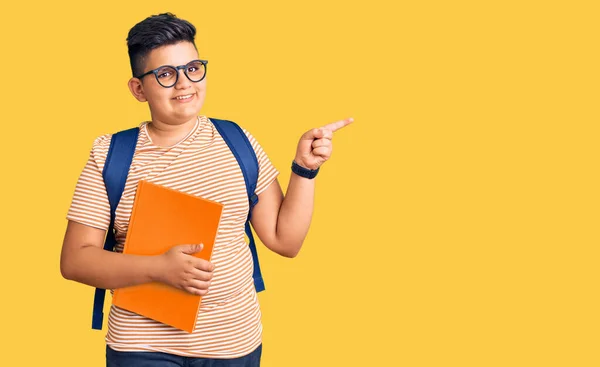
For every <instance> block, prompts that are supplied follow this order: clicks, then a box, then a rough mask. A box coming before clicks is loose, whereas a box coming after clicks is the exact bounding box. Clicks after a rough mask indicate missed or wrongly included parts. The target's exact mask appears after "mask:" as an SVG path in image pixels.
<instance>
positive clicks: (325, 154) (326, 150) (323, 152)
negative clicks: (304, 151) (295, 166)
mask: <svg viewBox="0 0 600 367" xmlns="http://www.w3.org/2000/svg"><path fill="white" fill-rule="evenodd" d="M312 153H313V154H314V155H316V156H319V157H321V158H324V159H325V160H327V159H329V157H330V156H331V147H321V148H317V149H313V151H312Z"/></svg>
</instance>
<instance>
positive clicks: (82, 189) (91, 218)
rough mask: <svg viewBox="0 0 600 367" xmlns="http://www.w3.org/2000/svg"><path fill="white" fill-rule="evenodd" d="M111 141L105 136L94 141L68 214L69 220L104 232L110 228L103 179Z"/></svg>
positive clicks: (108, 209) (108, 208)
mask: <svg viewBox="0 0 600 367" xmlns="http://www.w3.org/2000/svg"><path fill="white" fill-rule="evenodd" d="M110 139H111V135H104V136H101V137H99V138H97V139H96V140H95V141H94V144H93V146H92V150H91V152H90V157H89V159H88V161H87V163H86V165H85V167H84V168H83V171H82V172H81V175H80V176H79V180H78V181H77V185H76V186H75V193H74V194H73V199H72V201H71V206H70V207H69V211H68V213H67V219H68V220H72V221H74V222H78V223H81V224H85V225H88V226H90V227H94V228H99V229H103V230H108V227H109V226H110V204H109V201H108V194H107V193H106V187H105V186H104V179H103V178H102V169H103V168H104V162H106V155H107V153H108V148H109V146H110Z"/></svg>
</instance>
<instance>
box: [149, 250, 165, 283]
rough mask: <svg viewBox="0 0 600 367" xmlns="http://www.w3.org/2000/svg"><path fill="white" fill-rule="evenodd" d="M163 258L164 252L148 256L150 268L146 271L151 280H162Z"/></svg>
mask: <svg viewBox="0 0 600 367" xmlns="http://www.w3.org/2000/svg"><path fill="white" fill-rule="evenodd" d="M163 258H164V254H161V255H155V256H148V261H147V263H146V264H147V266H148V268H147V272H146V273H147V274H148V278H150V281H152V282H162V279H163V277H162V269H163Z"/></svg>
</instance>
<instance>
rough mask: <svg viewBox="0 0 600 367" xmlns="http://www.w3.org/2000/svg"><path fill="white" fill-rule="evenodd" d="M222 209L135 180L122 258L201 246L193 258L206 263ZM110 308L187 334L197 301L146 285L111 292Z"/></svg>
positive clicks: (192, 324)
mask: <svg viewBox="0 0 600 367" xmlns="http://www.w3.org/2000/svg"><path fill="white" fill-rule="evenodd" d="M222 213H223V205H222V204H220V203H217V202H215V201H211V200H207V199H203V198H201V197H198V196H194V195H190V194H186V193H183V192H180V191H176V190H173V189H170V188H166V187H164V186H160V185H157V184H154V183H151V182H147V181H144V180H140V182H139V184H138V188H137V192H136V196H135V200H134V204H133V211H132V213H131V218H130V220H129V229H128V232H127V237H126V239H125V244H124V249H123V253H125V254H132V255H149V256H152V255H160V254H163V253H165V252H166V251H168V250H169V249H170V248H172V247H173V246H177V245H185V244H200V243H202V244H204V247H203V249H202V251H200V252H199V253H196V254H194V255H190V256H195V257H199V258H203V259H205V260H209V261H210V259H211V256H212V250H213V246H214V243H215V239H216V236H217V232H218V228H219V224H220V221H221V215H222ZM112 302H113V304H114V305H115V306H118V307H121V308H123V309H126V310H129V311H132V312H135V313H137V314H140V315H143V316H146V317H148V318H151V319H153V320H156V321H159V322H162V323H164V324H167V325H171V326H173V327H175V328H178V329H181V330H184V331H187V332H190V333H191V332H192V331H193V330H194V328H195V326H196V318H197V314H198V309H199V307H200V302H201V296H197V295H193V294H190V293H188V292H186V291H183V290H180V289H177V288H174V287H171V286H168V285H166V284H163V283H158V282H152V283H146V284H141V285H136V286H132V287H126V288H119V289H116V290H115V291H114V294H113V301H112Z"/></svg>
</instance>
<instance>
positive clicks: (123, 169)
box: [92, 127, 139, 330]
mask: <svg viewBox="0 0 600 367" xmlns="http://www.w3.org/2000/svg"><path fill="white" fill-rule="evenodd" d="M138 133H139V128H137V127H136V128H133V129H129V130H124V131H121V132H118V133H116V134H113V136H112V139H111V141H110V147H109V148H108V155H107V156H106V163H104V169H103V170H102V177H103V178H104V185H105V186H106V193H107V194H108V201H109V203H110V226H109V227H108V231H107V233H106V241H105V242H104V249H105V250H107V251H112V250H113V249H114V247H115V245H116V244H117V240H116V239H115V233H114V225H115V211H116V210H117V205H118V204H119V201H120V200H121V196H122V195H123V190H125V182H126V181H127V174H128V173H129V167H130V166H131V162H132V160H133V153H134V152H135V146H136V144H137V138H138ZM105 295H106V289H102V288H96V292H95V294H94V311H93V314H92V329H96V330H101V329H102V320H103V318H104V297H105Z"/></svg>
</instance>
